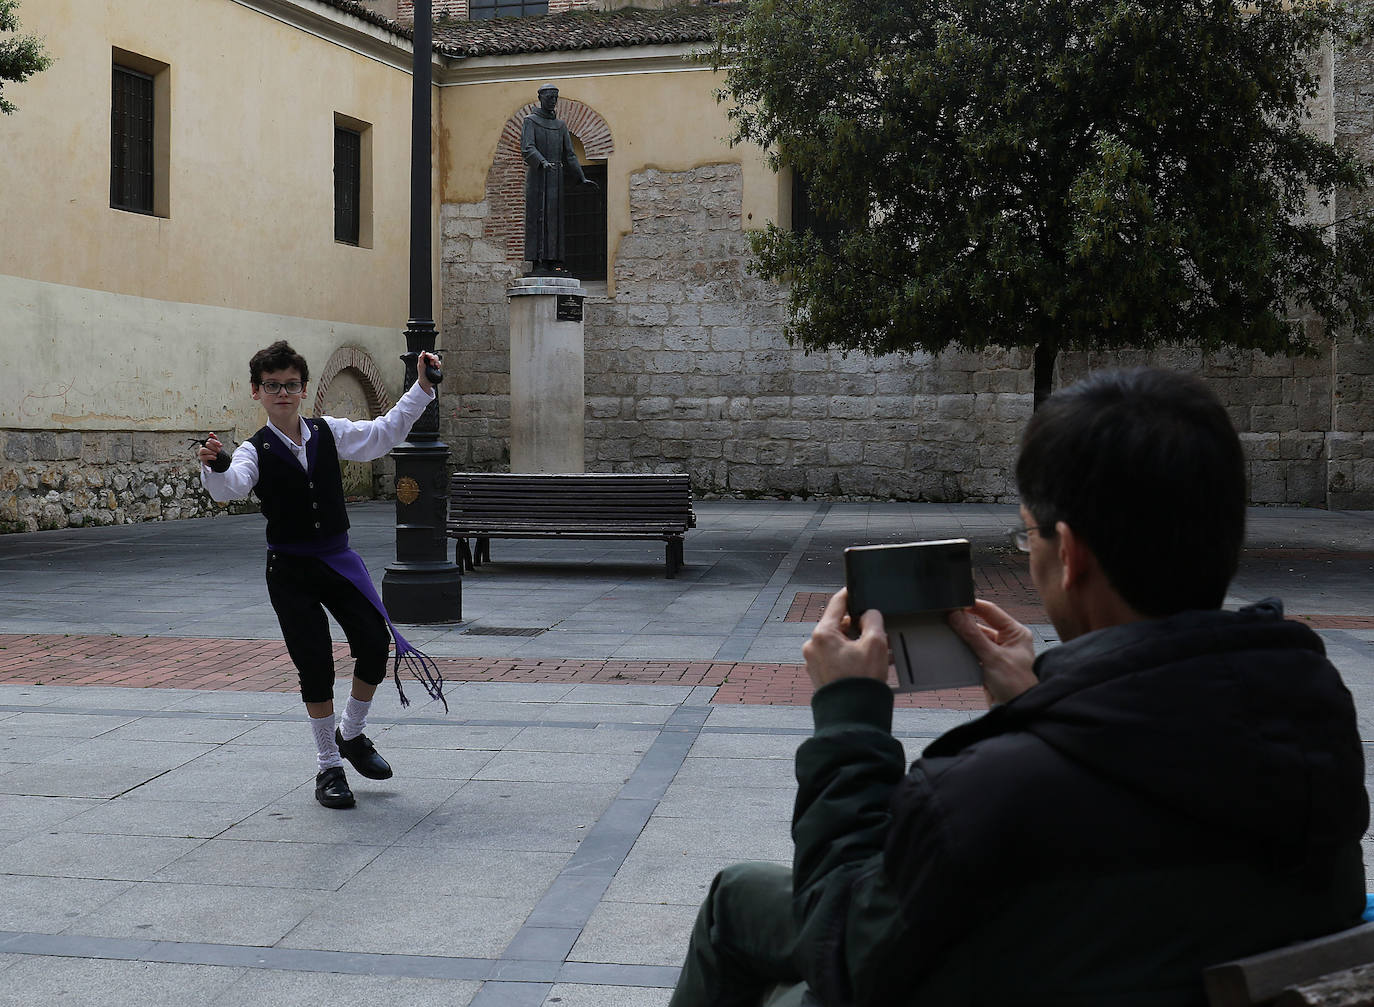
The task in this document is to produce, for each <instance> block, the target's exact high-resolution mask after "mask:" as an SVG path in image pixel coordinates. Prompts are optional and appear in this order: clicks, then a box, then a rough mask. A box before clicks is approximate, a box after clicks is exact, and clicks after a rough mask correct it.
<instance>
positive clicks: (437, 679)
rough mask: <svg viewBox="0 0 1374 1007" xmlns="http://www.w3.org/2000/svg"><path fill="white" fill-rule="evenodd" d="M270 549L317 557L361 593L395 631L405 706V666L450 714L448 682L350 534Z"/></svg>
mask: <svg viewBox="0 0 1374 1007" xmlns="http://www.w3.org/2000/svg"><path fill="white" fill-rule="evenodd" d="M312 443H313V439H312ZM267 549H268V551H269V552H280V553H284V554H286V555H288V556H313V557H314V558H315V559H317V560H319V561H320V562H321V563H323V564H324V565H325V566H327V567H329V569H331V570H333V571H334V572H335V573H337V574H338V575H339V576H340V577H342V578H343V579H344V580H346V581H348V582H349V583H350V584H352V585H353V586H354V587H356V588H357V589H358V590H359V591H361V592H362V595H363V597H364V598H366V599H367V600H368V601H369V602H371V603H372V607H373V608H375V609H376V610H377V611H378V612H379V613H381V616H382V618H383V619H385V620H386V625H387V628H388V629H390V630H391V636H392V639H394V640H395V641H396V657H395V659H394V660H393V662H392V667H391V670H392V674H393V676H394V677H395V679H396V692H397V693H398V694H399V695H400V697H401V705H402V706H409V705H410V700H409V699H407V698H406V694H405V691H404V690H403V689H402V688H401V664H402V663H404V664H405V665H406V667H407V668H408V669H409V670H410V673H411V674H412V675H414V676H415V677H416V678H417V679H418V680H419V682H420V684H421V685H423V686H424V688H425V691H426V692H428V693H429V696H430V698H431V699H437V700H438V701H439V702H441V703H443V704H444V712H445V713H447V712H448V700H447V699H445V698H444V679H443V676H442V675H441V674H440V673H439V668H438V666H437V665H436V664H435V663H434V659H433V658H431V657H430V656H429V655H427V654H425V653H424V652H423V651H421V650H419V649H418V648H416V647H415V646H413V645H412V644H411V643H410V642H409V641H408V640H406V638H405V637H403V636H402V635H401V633H400V631H399V630H397V629H396V624H395V623H393V622H392V621H391V616H390V615H388V614H387V611H386V605H384V604H382V598H381V595H379V594H378V593H377V589H376V588H375V587H374V586H373V585H372V575H371V574H369V573H368V572H367V565H366V564H365V563H364V562H363V558H362V557H361V556H359V555H358V554H357V553H356V552H354V551H353V550H352V549H351V548H349V545H348V533H347V532H344V533H343V534H341V535H334V536H331V537H330V538H327V539H322V540H321V541H319V542H311V543H299V544H295V545H273V544H272V543H270V542H269V543H268V544H267Z"/></svg>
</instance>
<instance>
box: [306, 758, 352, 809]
mask: <svg viewBox="0 0 1374 1007" xmlns="http://www.w3.org/2000/svg"><path fill="white" fill-rule="evenodd" d="M315 800H317V801H319V802H320V803H321V804H323V805H324V806H325V807H326V808H351V807H353V805H354V804H355V803H356V802H355V801H354V800H353V791H351V790H349V789H348V777H346V776H344V771H343V766H330V767H329V768H328V769H326V770H324V772H322V773H320V774H318V775H317V776H316V777H315Z"/></svg>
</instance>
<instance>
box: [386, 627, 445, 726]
mask: <svg viewBox="0 0 1374 1007" xmlns="http://www.w3.org/2000/svg"><path fill="white" fill-rule="evenodd" d="M395 636H396V656H395V658H394V659H393V660H392V663H391V673H392V675H393V676H394V677H395V679H396V694H397V695H399V696H400V697H401V705H402V706H409V705H410V700H409V699H407V698H406V694H405V690H404V689H402V688H401V667H402V666H404V667H405V668H406V670H407V671H409V672H410V673H411V674H412V675H414V676H415V677H416V678H417V679H418V680H419V682H420V684H421V685H423V686H424V687H425V692H427V693H429V698H430V699H436V700H438V701H439V702H441V703H443V704H444V712H445V713H448V700H447V699H445V698H444V676H443V675H441V674H440V673H439V666H438V665H437V664H435V663H434V658H432V657H430V656H429V655H428V654H426V653H425V652H424V651H422V650H420V649H419V648H418V647H412V646H411V645H410V644H409V643H408V642H407V641H406V640H405V638H404V637H402V636H401V635H400V634H399V633H397V634H395Z"/></svg>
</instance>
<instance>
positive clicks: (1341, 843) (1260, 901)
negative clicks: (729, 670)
mask: <svg viewBox="0 0 1374 1007" xmlns="http://www.w3.org/2000/svg"><path fill="white" fill-rule="evenodd" d="M1036 674H1037V676H1038V677H1039V678H1040V683H1039V684H1038V685H1036V686H1035V687H1034V688H1032V689H1029V690H1027V691H1026V692H1025V693H1023V694H1022V695H1021V696H1019V697H1017V698H1016V699H1015V700H1013V701H1012V702H1010V703H1007V704H1005V705H1004V706H1000V707H997V708H994V709H992V710H990V711H989V712H988V713H987V714H986V715H985V716H983V717H981V718H979V719H978V720H976V721H973V722H971V723H969V724H966V725H963V726H961V727H959V728H956V729H954V730H952V731H950V732H948V733H947V734H945V735H944V736H942V737H940V738H938V739H937V740H936V741H934V742H933V743H932V744H931V745H930V746H929V747H927V748H926V750H925V753H924V755H923V757H922V758H921V759H919V760H918V761H917V762H916V763H915V764H914V765H913V766H912V767H911V770H910V772H908V773H907V774H906V775H905V776H903V775H902V750H901V746H900V745H899V744H898V743H897V742H896V740H895V739H893V738H892V736H891V733H890V726H891V711H892V702H891V693H890V690H888V689H887V687H886V686H884V685H883V684H882V683H878V682H872V681H867V680H855V679H848V680H843V681H840V682H836V683H833V684H832V685H829V686H827V687H825V688H823V689H821V690H819V691H818V692H817V694H816V696H815V698H814V700H813V707H814V710H815V718H816V728H817V729H816V734H815V737H813V738H812V739H810V740H809V741H807V742H806V743H805V744H803V745H802V747H801V749H800V750H799V751H798V754H797V776H798V781H799V783H800V789H799V792H798V797H797V806H796V813H795V817H794V821H793V837H794V839H795V841H796V861H795V885H796V901H795V907H796V911H797V915H798V922H799V924H800V926H801V929H802V935H803V941H804V942H805V943H806V944H807V945H808V946H809V948H808V949H809V951H810V952H811V953H810V954H809V955H808V957H809V959H810V960H811V961H813V962H814V963H815V964H814V966H813V970H812V972H811V974H808V976H807V979H808V981H809V982H810V984H811V986H812V988H813V989H814V990H815V991H816V992H817V993H818V994H819V995H820V997H821V998H822V1000H823V1002H824V1003H826V1004H827V1005H828V1007H842V1005H850V1004H862V1005H875V1007H876V1005H883V1007H897V1005H902V1004H921V1005H926V1004H929V1005H939V1007H955V1005H960V1004H990V1005H991V1004H996V1005H999V1007H1005V1005H1022V1004H1045V1005H1050V1004H1054V1005H1078V1004H1081V1005H1088V1004H1092V1005H1104V1007H1127V1005H1140V1007H1147V1005H1148V1007H1155V1005H1159V1007H1163V1005H1171V1007H1172V1005H1183V1004H1201V1003H1203V1002H1204V1000H1203V992H1202V980H1201V975H1202V970H1203V969H1204V968H1205V967H1206V966H1208V965H1211V964H1215V963H1217V962H1220V961H1224V960H1227V959H1230V958H1234V957H1238V956H1242V955H1247V954H1252V953H1255V952H1258V951H1262V950H1268V949H1270V948H1274V947H1277V946H1279V945H1282V944H1285V943H1289V942H1291V941H1295V940H1303V939H1307V938H1311V937H1315V936H1319V935H1321V934H1326V933H1331V932H1333V931H1336V930H1339V929H1343V928H1345V927H1348V926H1353V925H1354V924H1356V923H1358V922H1359V919H1360V913H1361V911H1362V910H1363V908H1364V890H1365V884H1364V868H1363V859H1362V855H1361V850H1360V838H1361V836H1362V834H1363V833H1364V830H1365V828H1366V826H1367V824H1368V819H1369V809H1368V799H1367V796H1366V793H1365V788H1364V762H1363V752H1362V749H1361V746H1360V740H1359V734H1358V730H1357V725H1356V719H1355V711H1354V705H1353V703H1352V702H1351V699H1350V694H1349V692H1348V691H1347V690H1346V688H1345V686H1344V685H1343V684H1342V682H1341V680H1340V677H1339V676H1338V674H1337V673H1336V670H1335V669H1334V668H1333V667H1332V666H1331V664H1330V663H1329V662H1328V661H1327V660H1326V658H1325V654H1324V649H1323V647H1322V643H1321V639H1320V637H1318V636H1317V635H1316V634H1315V633H1314V632H1312V631H1311V630H1310V629H1308V628H1307V627H1305V626H1303V625H1300V624H1298V623H1294V622H1287V621H1284V620H1283V618H1282V608H1281V607H1280V606H1279V605H1278V603H1277V602H1267V603H1262V604H1260V605H1257V606H1252V607H1250V608H1248V609H1244V610H1242V611H1240V612H1216V611H1209V612H1186V613H1183V614H1180V615H1177V616H1173V617H1171V618H1167V619H1160V620H1151V621H1147V622H1139V623H1132V624H1128V625H1123V626H1117V627H1113V628H1110V629H1106V630H1101V631H1098V632H1095V633H1090V634H1087V635H1085V636H1083V637H1080V638H1078V639H1076V640H1074V641H1072V642H1070V643H1068V644H1065V645H1063V646H1060V647H1056V648H1054V649H1053V650H1050V651H1047V652H1046V653H1044V654H1042V655H1041V656H1040V658H1039V659H1038V660H1037V662H1036Z"/></svg>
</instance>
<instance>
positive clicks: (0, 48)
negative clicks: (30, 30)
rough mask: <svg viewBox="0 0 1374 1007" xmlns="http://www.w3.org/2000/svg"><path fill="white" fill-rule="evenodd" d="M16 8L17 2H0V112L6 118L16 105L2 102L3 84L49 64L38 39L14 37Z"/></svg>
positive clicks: (38, 70)
mask: <svg viewBox="0 0 1374 1007" xmlns="http://www.w3.org/2000/svg"><path fill="white" fill-rule="evenodd" d="M18 6H19V0H0V112H4V113H5V114H6V115H9V114H10V113H12V112H14V110H15V107H16V106H15V105H14V104H13V103H11V102H9V101H6V100H5V93H4V91H5V82H6V81H13V82H15V83H22V82H23V81H26V80H28V79H29V78H30V77H32V76H33V75H34V74H36V73H38V72H40V71H42V70H46V69H47V68H48V67H49V66H50V65H51V64H52V58H51V57H50V56H48V55H47V54H46V53H45V52H44V51H43V40H42V39H40V38H38V37H37V36H35V35H20V34H18V32H19V19H18V17H16V16H15V13H14V11H15V9H16V8H17V7H18ZM11 35H13V37H11Z"/></svg>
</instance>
